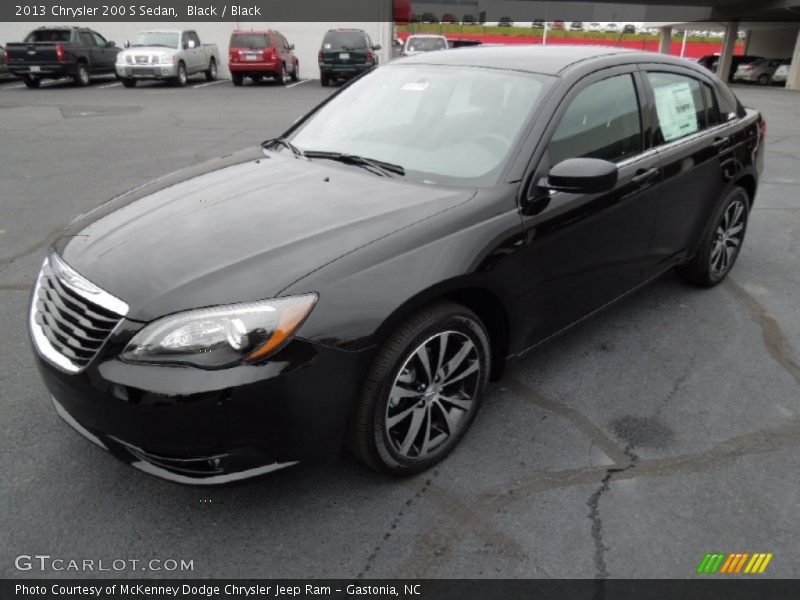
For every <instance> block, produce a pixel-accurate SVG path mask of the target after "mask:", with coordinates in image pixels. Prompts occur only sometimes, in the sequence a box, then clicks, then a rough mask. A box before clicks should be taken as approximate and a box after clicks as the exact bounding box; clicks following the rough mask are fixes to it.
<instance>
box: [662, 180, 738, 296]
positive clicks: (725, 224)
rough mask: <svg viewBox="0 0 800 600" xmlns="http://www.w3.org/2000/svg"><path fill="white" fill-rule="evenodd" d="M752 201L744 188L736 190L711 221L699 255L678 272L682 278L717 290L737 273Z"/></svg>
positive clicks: (721, 205)
mask: <svg viewBox="0 0 800 600" xmlns="http://www.w3.org/2000/svg"><path fill="white" fill-rule="evenodd" d="M749 213H750V198H749V196H748V195H747V192H746V191H745V190H744V189H743V188H740V187H736V188H734V189H733V190H732V191H731V192H730V193H729V194H728V195H727V197H726V198H725V199H724V200H723V201H722V202H721V203H720V205H719V206H718V207H717V209H716V210H715V211H714V214H713V215H712V216H711V219H710V220H709V224H710V226H709V227H708V229H707V231H706V233H705V236H704V237H703V240H702V241H701V242H700V247H699V248H698V250H697V254H696V255H695V256H694V257H693V258H692V259H691V260H690V261H689V262H687V263H686V264H684V265H681V266H680V267H679V268H678V275H680V277H681V278H682V279H683V280H684V281H686V282H687V283H691V284H693V285H697V286H700V287H714V286H715V285H718V284H719V283H721V282H722V281H723V280H724V279H725V277H727V275H728V273H730V272H731V269H733V265H734V264H735V263H736V259H737V258H738V257H739V252H740V251H741V249H742V244H743V243H744V236H745V233H746V232H747V219H748V216H749Z"/></svg>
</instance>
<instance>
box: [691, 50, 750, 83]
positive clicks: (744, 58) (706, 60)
mask: <svg viewBox="0 0 800 600" xmlns="http://www.w3.org/2000/svg"><path fill="white" fill-rule="evenodd" d="M762 58H764V57H763V56H751V55H748V54H743V55H735V56H733V58H732V59H731V68H730V70H729V71H728V75H727V77H722V76H721V75H720V74H719V73H717V67H718V66H719V54H707V55H705V56H701V57H700V58H699V59H698V61H697V64H699V65H701V66H703V67H705V68H706V69H708V70H709V71H711V72H712V73H717V75H719V76H720V79H724V80H725V81H733V74H734V73H735V72H736V70H737V69H738V68H739V65H742V64H748V63H751V62H753V61H754V60H760V59H762Z"/></svg>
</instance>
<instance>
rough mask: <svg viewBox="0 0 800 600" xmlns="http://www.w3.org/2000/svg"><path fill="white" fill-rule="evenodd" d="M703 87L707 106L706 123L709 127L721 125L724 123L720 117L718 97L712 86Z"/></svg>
mask: <svg viewBox="0 0 800 600" xmlns="http://www.w3.org/2000/svg"><path fill="white" fill-rule="evenodd" d="M702 85H703V102H704V103H705V105H706V123H708V126H709V127H713V126H714V125H719V124H720V123H721V122H722V121H721V120H720V117H719V106H718V105H717V97H716V94H714V90H712V89H711V86H710V85H708V84H706V83H704V84H702Z"/></svg>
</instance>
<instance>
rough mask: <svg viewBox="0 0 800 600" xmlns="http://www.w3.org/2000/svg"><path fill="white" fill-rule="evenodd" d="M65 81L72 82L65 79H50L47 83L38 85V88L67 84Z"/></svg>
mask: <svg viewBox="0 0 800 600" xmlns="http://www.w3.org/2000/svg"><path fill="white" fill-rule="evenodd" d="M67 81H72V80H71V79H68V78H66V77H62V78H61V79H51V80H49V81H43V82H41V83H40V84H39V85H40V86H44V87H49V86H51V85H56V84H57V83H64V82H67Z"/></svg>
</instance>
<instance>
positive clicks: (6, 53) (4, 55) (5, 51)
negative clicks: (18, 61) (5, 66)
mask: <svg viewBox="0 0 800 600" xmlns="http://www.w3.org/2000/svg"><path fill="white" fill-rule="evenodd" d="M3 60H5V62H6V63H8V61H9V60H11V55H10V54H9V53H8V48H4V49H3Z"/></svg>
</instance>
